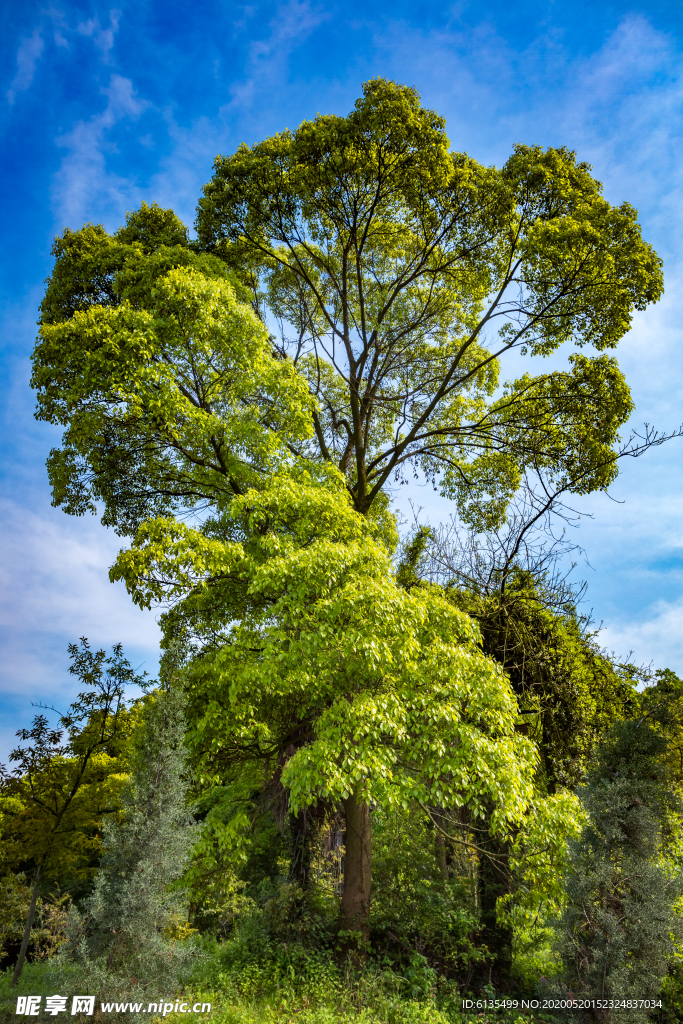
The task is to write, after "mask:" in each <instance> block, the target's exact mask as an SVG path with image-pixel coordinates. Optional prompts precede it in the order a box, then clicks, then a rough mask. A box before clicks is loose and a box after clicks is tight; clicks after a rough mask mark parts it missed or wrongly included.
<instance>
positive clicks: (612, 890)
mask: <svg viewBox="0 0 683 1024" xmlns="http://www.w3.org/2000/svg"><path fill="white" fill-rule="evenodd" d="M666 746H667V745H666V741H665V740H664V739H663V737H662V736H660V735H658V733H657V732H656V731H655V730H654V729H653V728H652V727H651V726H650V725H649V724H648V723H646V722H645V721H643V720H642V719H641V721H640V722H639V723H636V722H622V723H619V724H618V725H616V726H614V727H613V729H612V730H610V732H609V733H608V734H607V736H606V738H605V740H604V741H603V743H602V744H601V746H600V749H599V753H598V757H597V761H596V764H595V767H594V768H593V770H592V772H591V773H590V775H589V779H588V785H587V786H586V788H585V792H584V796H583V802H584V804H585V807H586V809H587V811H588V813H589V815H590V822H589V824H588V825H587V827H586V828H585V830H584V832H583V835H582V837H581V839H580V841H579V842H578V843H577V844H575V847H574V856H573V865H572V868H571V871H570V874H569V877H568V882H567V893H568V897H569V906H568V909H567V912H566V914H565V917H564V920H563V959H564V962H565V966H566V970H567V981H568V983H569V985H570V987H571V989H572V990H573V991H574V992H575V993H576V994H579V993H580V994H581V995H584V994H585V995H587V996H591V997H593V998H599V999H630V998H637V999H653V998H656V997H657V995H658V993H659V991H660V988H661V983H662V979H663V978H664V976H665V975H666V972H667V965H668V961H669V960H670V958H671V955H672V952H673V942H672V936H673V935H674V934H675V933H676V931H677V919H676V916H675V914H674V912H673V905H674V903H675V901H676V900H677V898H678V897H679V896H680V895H681V892H682V891H683V886H682V885H681V880H680V878H679V877H676V876H674V874H673V872H672V871H671V870H667V867H666V864H665V863H663V861H662V859H661V852H662V834H663V827H664V825H665V823H666V821H667V818H668V816H669V815H670V814H671V812H672V810H674V809H675V804H676V798H675V796H674V793H673V790H672V789H671V787H670V786H669V785H668V782H669V778H668V772H667V770H666V766H665V764H664V762H663V759H664V757H665V755H666ZM597 1017H598V1019H601V1020H607V1019H612V1011H609V1013H608V1012H607V1011H597ZM628 1019H629V1021H639V1020H643V1021H645V1020H647V1019H648V1014H647V1012H645V1011H642V1010H636V1009H630V1010H628Z"/></svg>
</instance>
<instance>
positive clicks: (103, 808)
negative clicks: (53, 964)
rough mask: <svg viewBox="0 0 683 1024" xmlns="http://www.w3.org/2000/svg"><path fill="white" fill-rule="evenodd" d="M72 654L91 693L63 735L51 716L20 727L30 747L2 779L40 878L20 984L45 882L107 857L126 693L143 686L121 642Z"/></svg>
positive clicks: (75, 707) (22, 846) (84, 646)
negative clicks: (104, 840) (106, 820)
mask: <svg viewBox="0 0 683 1024" xmlns="http://www.w3.org/2000/svg"><path fill="white" fill-rule="evenodd" d="M69 654H70V655H71V659H72V664H71V666H70V668H69V671H70V672H71V673H72V675H75V676H77V677H78V678H79V680H80V681H81V683H82V684H83V685H85V686H88V687H91V689H88V690H86V691H84V692H82V693H81V694H79V696H78V699H77V700H76V701H75V702H74V703H73V704H72V705H71V706H70V708H69V711H68V713H67V714H66V715H63V716H61V718H60V720H59V722H60V725H61V729H52V728H50V726H49V723H48V720H47V718H46V717H45V715H36V716H35V718H34V721H33V726H32V728H31V729H20V730H19V731H18V732H17V736H18V737H19V738H20V739H21V740H22V741H23V742H24V743H25V742H26V741H30V742H29V744H28V746H19V747H17V748H16V749H15V750H13V751H12V752H11V754H10V761H11V762H15V763H16V768H15V769H14V771H13V772H11V773H7V772H5V773H4V774H3V778H2V793H3V797H4V798H7V797H9V798H13V800H12V801H11V803H10V801H7V800H5V807H7V808H8V809H9V811H10V814H11V821H10V823H8V827H7V837H8V839H9V841H10V843H12V844H13V846H14V849H13V853H14V856H15V857H16V858H17V860H18V861H19V865H22V864H23V865H26V864H27V863H28V864H30V865H31V866H32V874H33V883H32V891H31V902H30V905H29V910H28V915H27V917H26V922H25V926H24V934H23V938H22V943H21V948H20V951H19V956H18V959H17V962H16V966H15V968H14V976H13V984H16V983H17V981H18V980H19V977H20V976H21V972H22V969H23V966H24V961H25V958H26V952H27V949H28V944H29V941H30V938H31V928H32V926H33V919H34V915H35V910H36V903H37V900H38V896H39V892H40V885H41V880H42V879H43V878H47V877H50V876H51V877H58V876H62V877H63V875H64V873H65V872H67V871H69V872H74V871H77V870H78V869H79V868H80V869H81V870H83V869H85V870H86V871H87V870H88V868H90V866H91V858H92V855H93V853H95V852H97V851H99V848H100V840H99V830H100V823H101V819H102V816H103V815H104V814H105V813H107V812H108V811H109V812H111V811H112V810H115V809H116V807H117V801H116V790H117V779H116V773H117V771H120V770H121V761H120V759H119V756H118V755H120V754H121V743H122V740H123V739H125V737H126V736H127V734H128V728H129V724H130V723H129V716H128V714H127V711H126V707H125V696H124V695H125V690H126V687H127V686H130V685H132V684H134V683H139V682H140V681H141V677H139V676H137V675H136V674H135V673H134V672H133V670H132V668H131V666H130V663H129V662H128V661H127V659H126V658H125V657H124V654H123V650H122V648H121V646H120V645H119V644H117V645H116V646H115V647H114V648H113V652H112V654H111V655H110V656H109V657H107V656H106V654H105V652H104V651H103V650H100V651H91V650H90V647H89V645H88V642H87V640H85V639H84V638H83V639H81V645H80V648H79V647H77V646H76V644H71V645H70V646H69ZM65 733H66V737H67V739H66V742H65V743H64V742H62V739H63V737H64V734H65ZM12 812H14V813H12ZM15 863H16V862H15Z"/></svg>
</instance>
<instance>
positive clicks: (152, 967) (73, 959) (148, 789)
mask: <svg viewBox="0 0 683 1024" xmlns="http://www.w3.org/2000/svg"><path fill="white" fill-rule="evenodd" d="M176 683H177V681H176V680H172V681H168V682H166V683H165V684H164V685H163V686H162V688H161V689H159V690H157V691H154V692H152V693H150V694H149V695H148V697H147V699H146V706H145V711H144V720H143V724H142V728H141V730H140V734H139V737H138V738H137V740H136V739H135V737H134V738H133V741H132V743H133V751H132V754H131V758H132V774H131V779H130V785H129V787H128V789H127V791H126V793H125V794H124V799H123V822H122V823H120V824H119V823H115V822H108V823H107V824H106V826H105V829H104V846H105V852H104V856H103V858H102V863H101V869H100V872H99V874H98V875H97V878H96V881H95V887H94V889H93V892H92V894H91V895H90V896H89V898H88V899H87V900H86V901H85V904H84V906H83V908H82V910H81V911H77V910H76V909H74V910H72V911H71V915H70V920H69V923H68V927H67V939H66V942H65V944H64V946H63V947H62V951H61V954H60V960H61V966H62V968H63V969H64V970H65V971H68V973H69V977H71V978H72V977H73V972H74V969H75V972H76V974H79V975H80V974H82V975H83V977H84V979H85V978H87V980H88V982H89V984H90V986H91V987H93V986H95V985H99V986H100V987H101V988H102V989H105V988H106V991H107V994H108V995H113V996H114V997H115V996H116V995H117V994H118V993H120V994H124V993H130V992H131V990H132V991H135V990H136V989H138V990H141V992H144V993H147V992H149V993H150V994H153V995H155V996H157V995H158V994H159V993H160V992H164V991H166V992H168V991H169V988H170V987H172V986H174V985H176V984H177V982H178V978H179V976H180V975H181V974H182V971H183V969H184V968H185V967H186V966H187V965H188V964H189V963H191V962H193V961H194V959H195V957H196V948H195V947H194V946H192V945H190V944H187V943H179V942H177V941H175V940H176V938H177V933H178V926H181V933H182V924H183V922H184V921H186V919H187V918H186V912H185V908H186V892H185V890H184V889H183V888H182V887H181V886H178V885H176V884H175V883H176V882H177V880H178V879H179V878H180V876H181V875H182V873H183V870H184V868H185V866H186V863H187V860H188V857H189V854H190V848H191V845H192V842H193V840H194V838H195V837H196V827H195V825H194V821H193V818H192V815H191V814H190V812H189V811H188V809H187V803H186V794H187V788H188V783H187V780H186V779H185V777H184V767H185V756H184V752H183V733H184V728H185V721H184V715H183V707H184V699H183V696H182V694H181V692H180V690H179V688H178V686H177V685H176Z"/></svg>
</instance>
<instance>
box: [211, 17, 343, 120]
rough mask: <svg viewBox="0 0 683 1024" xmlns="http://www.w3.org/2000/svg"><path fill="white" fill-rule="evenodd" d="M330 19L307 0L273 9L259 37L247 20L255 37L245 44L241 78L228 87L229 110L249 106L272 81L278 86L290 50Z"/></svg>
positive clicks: (267, 88) (256, 28) (251, 23)
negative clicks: (271, 15)
mask: <svg viewBox="0 0 683 1024" xmlns="http://www.w3.org/2000/svg"><path fill="white" fill-rule="evenodd" d="M245 13H246V11H245ZM254 13H256V12H254ZM330 17H331V14H330V12H329V11H326V10H325V9H324V8H323V7H322V6H313V5H312V4H311V3H309V0H289V2H288V3H282V4H280V5H279V6H278V7H277V10H276V12H275V15H274V16H273V18H272V19H271V20H270V21H269V22H268V25H267V31H266V32H265V33H264V34H263V35H261V36H260V37H258V25H257V24H256V23H255V22H253V20H252V21H250V22H249V29H250V31H252V32H253V34H254V36H256V38H253V39H252V41H251V43H250V44H249V50H248V58H247V66H246V73H245V75H244V77H243V78H242V79H238V80H237V81H236V82H235V83H233V85H232V86H231V89H230V93H231V96H232V102H231V103H230V105H229V107H230V108H233V109H235V108H240V107H241V108H245V107H249V106H250V105H251V104H252V103H253V102H254V101H255V99H256V97H257V96H260V95H261V94H262V92H263V91H264V90H269V89H272V87H273V84H274V83H275V82H277V83H278V84H279V86H280V87H282V85H283V84H284V80H285V79H286V70H287V67H288V64H289V60H290V58H291V55H292V53H293V51H294V50H295V49H296V48H297V47H298V46H300V45H301V43H303V42H304V41H305V40H306V39H307V38H308V37H309V36H310V34H311V33H312V32H313V31H314V30H315V29H316V28H317V27H318V26H319V25H321V24H322V23H323V22H324V21H326V20H327V19H328V18H330ZM245 24H246V22H245ZM226 109H227V108H226Z"/></svg>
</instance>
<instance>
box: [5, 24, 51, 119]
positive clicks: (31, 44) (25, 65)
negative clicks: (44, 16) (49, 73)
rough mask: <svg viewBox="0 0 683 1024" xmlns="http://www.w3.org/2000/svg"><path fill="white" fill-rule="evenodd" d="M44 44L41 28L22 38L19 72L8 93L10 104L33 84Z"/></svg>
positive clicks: (18, 61)
mask: <svg viewBox="0 0 683 1024" xmlns="http://www.w3.org/2000/svg"><path fill="white" fill-rule="evenodd" d="M44 46H45V44H44V42H43V37H42V36H41V34H40V29H39V28H36V29H34V31H33V35H31V36H29V38H28V39H22V41H21V43H20V45H19V49H18V50H17V73H16V75H15V76H14V79H13V81H12V84H11V85H10V87H9V89H8V90H7V93H6V96H7V102H8V103H9V104H12V103H14V100H15V98H16V94H17V93H18V92H24V91H25V90H26V89H28V88H29V86H30V85H31V82H32V81H33V76H34V74H35V70H36V64H37V63H38V60H39V58H40V56H41V54H42V52H43V48H44Z"/></svg>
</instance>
